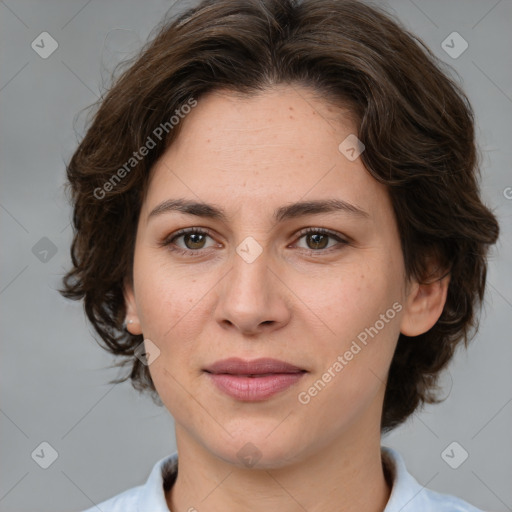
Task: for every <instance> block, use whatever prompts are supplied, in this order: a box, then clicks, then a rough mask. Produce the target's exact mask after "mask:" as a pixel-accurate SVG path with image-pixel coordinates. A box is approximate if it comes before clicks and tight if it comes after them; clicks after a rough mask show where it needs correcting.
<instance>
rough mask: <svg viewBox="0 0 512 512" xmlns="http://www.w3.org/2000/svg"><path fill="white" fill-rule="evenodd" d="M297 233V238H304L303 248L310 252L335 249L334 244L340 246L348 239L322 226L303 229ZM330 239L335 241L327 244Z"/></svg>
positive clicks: (346, 242) (345, 243)
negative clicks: (304, 245)
mask: <svg viewBox="0 0 512 512" xmlns="http://www.w3.org/2000/svg"><path fill="white" fill-rule="evenodd" d="M299 235H300V237H299V240H300V239H304V240H305V244H306V247H304V249H305V250H306V251H309V252H310V253H314V252H320V253H322V252H329V250H330V249H336V246H340V247H338V248H341V247H343V246H344V245H347V244H348V241H347V240H345V239H343V238H341V237H340V236H339V235H338V234H336V233H333V232H331V231H329V230H326V229H322V228H314V229H307V230H303V231H301V233H300V234H299ZM331 240H332V241H334V242H335V243H334V244H331V245H330V246H329V242H330V241H331ZM336 242H337V243H336Z"/></svg>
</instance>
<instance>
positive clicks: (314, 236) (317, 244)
mask: <svg viewBox="0 0 512 512" xmlns="http://www.w3.org/2000/svg"><path fill="white" fill-rule="evenodd" d="M306 240H307V241H308V242H310V243H308V245H309V247H310V248H311V249H325V248H326V247H327V245H328V244H329V236H328V235H324V234H322V233H311V234H309V235H306Z"/></svg>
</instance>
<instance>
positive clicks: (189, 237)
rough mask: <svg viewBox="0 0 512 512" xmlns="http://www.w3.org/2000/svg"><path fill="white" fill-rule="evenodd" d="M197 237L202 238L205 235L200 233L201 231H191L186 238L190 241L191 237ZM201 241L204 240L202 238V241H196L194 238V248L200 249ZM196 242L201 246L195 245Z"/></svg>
mask: <svg viewBox="0 0 512 512" xmlns="http://www.w3.org/2000/svg"><path fill="white" fill-rule="evenodd" d="M195 237H198V238H202V237H203V235H201V234H199V233H191V234H189V235H187V236H186V239H187V240H188V241H190V240H191V238H195ZM201 242H202V240H200V241H198V240H195V241H194V240H192V242H191V243H192V246H193V248H195V249H198V248H199V249H200V248H201V247H200V245H201ZM194 244H199V247H197V246H196V245H194ZM186 245H189V244H186Z"/></svg>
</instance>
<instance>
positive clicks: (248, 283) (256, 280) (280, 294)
mask: <svg viewBox="0 0 512 512" xmlns="http://www.w3.org/2000/svg"><path fill="white" fill-rule="evenodd" d="M267 253H268V251H267V250H263V252H262V253H261V254H260V255H259V256H258V257H257V258H256V259H255V260H254V261H250V260H246V259H244V258H243V257H241V256H240V255H239V254H238V253H234V255H233V265H232V267H231V270H230V271H229V272H228V274H227V275H226V276H225V278H224V279H223V280H222V281H221V283H219V285H220V286H219V292H218V293H219V296H218V303H217V307H216V310H215V317H216V321H217V322H218V324H219V325H220V326H221V327H222V328H223V329H232V330H237V331H239V332H240V333H241V334H244V335H246V336H255V335H258V334H268V333H269V332H272V331H274V330H276V329H279V328H282V327H283V326H284V325H286V323H288V322H289V319H290V314H291V309H290V300H289V297H290V295H291V292H290V290H289V288H287V286H286V284H285V283H284V281H283V279H282V278H281V276H279V273H280V272H279V268H277V265H276V264H275V262H272V261H271V258H269V257H268V254H267ZM272 267H274V268H272ZM281 273H282V272H281Z"/></svg>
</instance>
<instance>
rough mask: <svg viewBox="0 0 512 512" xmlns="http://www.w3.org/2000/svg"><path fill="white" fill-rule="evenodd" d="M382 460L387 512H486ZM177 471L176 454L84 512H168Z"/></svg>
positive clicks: (397, 460)
mask: <svg viewBox="0 0 512 512" xmlns="http://www.w3.org/2000/svg"><path fill="white" fill-rule="evenodd" d="M382 457H383V460H384V463H385V464H386V467H387V468H388V470H389V472H390V474H391V475H392V479H393V487H392V489H391V495H390V497H389V500H388V503H387V505H386V508H385V509H384V512H483V511H482V510H480V509H478V508H476V507H473V506H472V505H470V504H469V503H467V502H465V501H463V500H461V499H459V498H456V497H455V496H451V495H449V494H441V493H438V492H436V491H432V490H430V489H427V488H426V487H423V486H422V485H421V484H419V483H418V482H417V481H416V479H415V478H414V477H413V476H412V475H411V474H410V473H409V472H408V471H407V469H406V467H405V463H404V461H403V459H402V456H401V455H400V454H399V453H398V452H397V451H396V450H394V449H392V448H388V447H386V446H383V447H382ZM177 467H178V454H177V453H173V454H172V455H169V456H168V457H165V458H163V459H161V460H159V461H158V462H157V463H156V464H155V465H154V466H153V469H152V470H151V474H150V475H149V478H148V479H147V481H146V483H145V484H144V485H139V486H137V487H132V488H131V489H128V490H126V491H124V492H122V493H120V494H118V495H117V496H114V497H113V498H110V499H108V500H106V501H103V502H102V503H99V504H98V505H97V506H94V507H92V508H89V509H87V510H85V511H84V512H169V509H168V507H167V503H166V500H165V493H164V488H163V482H164V474H166V475H167V478H168V479H171V481H172V482H174V480H175V478H176V474H177Z"/></svg>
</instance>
